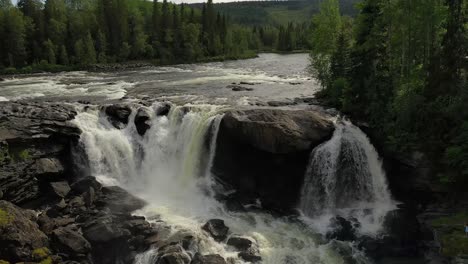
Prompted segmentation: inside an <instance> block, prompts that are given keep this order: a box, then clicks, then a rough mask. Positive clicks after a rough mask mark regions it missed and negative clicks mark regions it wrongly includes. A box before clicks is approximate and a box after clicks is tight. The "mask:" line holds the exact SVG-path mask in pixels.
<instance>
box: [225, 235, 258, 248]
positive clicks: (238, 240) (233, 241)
mask: <svg viewBox="0 0 468 264" xmlns="http://www.w3.org/2000/svg"><path fill="white" fill-rule="evenodd" d="M226 244H228V245H229V246H232V247H235V248H236V249H237V250H239V251H245V250H248V249H249V248H250V247H252V244H253V242H252V240H250V239H248V238H245V237H241V236H237V235H233V236H231V237H229V239H228V241H227V243H226Z"/></svg>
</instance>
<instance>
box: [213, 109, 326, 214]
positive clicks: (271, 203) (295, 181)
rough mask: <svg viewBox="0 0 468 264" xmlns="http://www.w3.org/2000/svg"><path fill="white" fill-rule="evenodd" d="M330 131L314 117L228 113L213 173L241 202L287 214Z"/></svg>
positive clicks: (260, 111) (290, 113)
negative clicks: (248, 199)
mask: <svg viewBox="0 0 468 264" xmlns="http://www.w3.org/2000/svg"><path fill="white" fill-rule="evenodd" d="M333 131H334V125H333V122H332V121H330V120H328V119H327V116H325V115H323V114H321V113H319V112H314V111H306V110H281V109H250V110H232V111H228V112H227V113H226V114H225V116H224V117H223V120H222V121H221V124H220V128H219V132H218V138H217V148H216V155H215V159H214V163H213V168H212V172H213V173H214V174H215V175H216V176H217V177H218V178H220V179H221V180H222V181H223V182H225V183H228V184H229V185H231V186H233V187H234V188H235V189H237V190H238V191H239V192H240V193H241V195H242V196H245V197H252V198H254V199H255V198H260V199H261V202H262V206H263V207H264V208H267V209H275V210H285V211H286V210H292V209H294V208H295V207H296V205H297V199H298V194H299V193H300V188H301V186H302V182H303V179H304V174H305V170H306V168H307V164H308V160H309V156H310V152H311V151H312V149H313V148H314V147H316V146H317V145H319V144H321V143H323V142H324V141H326V140H328V139H329V138H330V137H331V136H332V134H333Z"/></svg>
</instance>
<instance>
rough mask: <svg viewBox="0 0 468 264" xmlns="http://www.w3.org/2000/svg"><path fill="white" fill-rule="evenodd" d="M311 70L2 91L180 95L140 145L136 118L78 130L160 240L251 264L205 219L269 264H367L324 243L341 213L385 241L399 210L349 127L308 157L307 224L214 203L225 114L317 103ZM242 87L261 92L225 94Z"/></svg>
mask: <svg viewBox="0 0 468 264" xmlns="http://www.w3.org/2000/svg"><path fill="white" fill-rule="evenodd" d="M282 63H284V64H282ZM307 65H308V57H307V55H306V54H296V55H275V54H263V55H261V56H260V57H259V58H256V59H252V60H245V61H235V62H225V63H207V64H198V65H180V66H174V67H152V68H148V69H139V70H135V71H126V72H118V73H100V74H87V73H81V72H80V73H64V74H61V75H56V76H54V77H50V76H32V77H27V78H23V79H21V78H19V79H8V80H6V81H4V82H2V83H0V98H1V99H2V100H21V99H23V100H30V99H31V98H35V99H39V100H44V99H47V100H52V99H55V100H57V99H60V100H67V101H76V100H77V99H78V98H81V99H83V98H85V99H87V100H114V99H118V98H120V97H123V96H130V97H131V96H132V95H133V96H136V95H138V96H142V95H144V96H151V95H152V96H154V95H157V96H160V97H161V96H162V97H164V98H171V97H172V98H178V97H183V98H185V99H184V100H181V101H177V100H174V101H177V102H175V103H173V106H172V107H171V110H170V112H169V114H168V115H167V116H157V115H156V114H155V113H156V110H157V109H158V108H159V107H161V105H160V103H158V102H156V103H153V104H152V105H151V106H150V108H152V109H153V110H154V111H151V113H152V116H151V117H150V119H151V122H152V125H151V128H150V129H149V130H148V131H147V132H146V133H145V135H144V136H143V137H142V136H140V135H139V134H138V133H137V129H136V127H135V125H134V122H133V120H134V118H135V115H136V111H135V110H134V111H133V112H132V114H131V115H130V118H129V122H128V125H127V126H126V127H125V128H123V129H117V128H115V127H114V126H113V125H112V124H111V123H110V122H109V121H108V119H107V118H106V116H105V115H104V114H103V113H102V112H101V111H100V110H99V108H98V107H93V106H91V107H86V108H87V110H86V111H84V110H83V111H82V112H80V113H79V114H78V115H77V117H76V118H75V120H73V122H74V123H75V124H76V125H77V126H78V127H80V128H81V130H82V131H83V133H82V135H81V144H82V146H83V149H84V152H85V154H86V157H87V160H88V164H87V168H88V169H89V172H90V173H91V175H94V176H96V177H97V178H98V179H99V181H101V182H102V183H104V184H106V185H120V186H122V187H124V188H126V189H127V190H129V191H130V192H131V193H133V194H135V195H137V196H139V197H142V198H143V199H145V200H146V201H147V202H148V206H146V207H145V208H144V209H142V210H140V211H138V212H136V214H140V215H144V216H146V217H147V219H149V220H151V221H153V222H154V224H155V225H160V226H161V228H162V229H161V230H165V232H162V233H161V234H160V235H161V236H162V237H164V238H165V239H166V240H167V241H171V240H173V241H178V240H180V238H182V237H186V236H193V237H195V242H194V243H193V245H191V249H190V250H188V252H187V254H193V253H194V252H200V253H202V254H220V255H221V256H223V257H224V258H226V259H228V260H229V261H230V262H231V263H244V262H243V261H242V260H241V259H240V258H239V257H238V252H237V251H236V249H234V248H231V247H229V246H227V245H226V244H223V243H219V242H216V241H215V240H214V239H213V238H212V237H211V236H209V235H208V234H207V233H206V232H204V231H203V230H202V228H201V226H202V225H203V224H204V223H205V222H206V221H207V220H209V219H213V218H218V219H223V220H224V221H225V223H226V225H227V226H228V227H229V228H230V231H231V233H232V234H237V235H240V236H244V237H246V238H249V239H251V240H253V241H254V242H255V244H256V245H257V247H258V252H259V254H260V256H261V257H262V263H267V264H284V263H288V264H308V263H317V264H320V263H323V264H341V263H343V264H344V263H371V262H370V260H369V259H368V258H366V256H365V253H364V252H361V251H359V250H357V247H356V245H355V243H353V242H340V241H335V240H327V239H326V238H325V236H324V235H325V234H326V233H327V232H328V231H330V228H332V227H330V225H329V224H330V219H331V218H333V217H334V216H335V215H341V216H345V217H352V218H353V219H356V221H357V222H358V223H359V224H360V227H358V228H357V229H358V234H359V235H367V236H379V235H380V234H382V232H383V229H382V227H383V219H384V217H385V215H386V213H387V212H388V211H390V210H392V209H393V208H394V203H393V201H392V199H391V197H390V194H389V191H388V188H387V185H386V179H385V174H384V172H383V169H382V168H381V164H380V161H379V157H378V154H377V152H376V151H375V149H374V148H373V146H372V145H371V144H370V142H369V140H368V139H367V137H366V135H365V134H364V133H363V132H362V131H360V130H359V128H357V127H355V126H354V125H352V124H351V123H350V122H349V121H346V120H341V119H340V118H336V120H335V126H336V131H335V133H334V135H333V137H332V138H331V139H330V140H329V141H328V142H325V143H324V144H322V145H320V146H318V147H317V148H316V149H315V150H314V151H312V153H311V156H310V164H309V167H308V169H307V173H306V175H305V177H304V178H305V182H304V185H303V190H302V193H301V199H300V202H299V204H298V209H299V210H300V211H301V212H302V216H300V217H297V216H291V217H278V216H274V215H272V214H269V213H268V212H263V211H261V210H255V211H248V212H242V213H238V212H230V211H228V210H227V209H226V208H225V206H224V205H223V204H222V203H221V202H219V201H217V200H216V199H215V197H214V191H213V186H214V185H215V184H216V183H215V181H214V178H213V175H211V170H210V169H211V165H212V161H213V158H214V155H215V154H214V153H215V150H216V136H217V132H218V127H219V123H220V121H221V118H222V116H223V110H225V109H227V108H232V107H236V105H244V104H249V103H250V104H252V102H255V101H256V100H264V101H268V100H287V99H293V98H295V97H306V96H311V95H312V94H313V93H314V92H315V88H316V83H315V82H314V80H311V79H309V78H308V77H307V76H308V73H307ZM234 82H235V83H239V82H245V83H251V84H252V83H255V85H251V86H252V87H253V88H254V90H253V91H250V92H248V91H245V92H234V91H231V90H230V89H227V88H226V86H227V85H229V84H231V83H234ZM247 85H250V84H247ZM20 91H22V92H20ZM83 93H86V96H84V95H83ZM201 98H202V99H201ZM81 99H80V100H81ZM160 220H162V221H160ZM156 254H157V248H154V249H152V250H149V251H148V252H145V253H143V254H140V255H138V256H137V257H136V264H153V263H155V262H154V261H155V258H156Z"/></svg>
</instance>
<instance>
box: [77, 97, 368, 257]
mask: <svg viewBox="0 0 468 264" xmlns="http://www.w3.org/2000/svg"><path fill="white" fill-rule="evenodd" d="M158 107H159V105H158V104H157V103H156V104H154V105H153V106H152V108H153V110H154V111H152V112H153V113H152V114H153V116H152V117H151V119H150V120H151V127H150V129H149V130H148V131H146V133H145V135H144V136H143V137H142V136H140V135H139V134H138V133H137V130H136V127H135V125H134V120H135V115H136V113H135V112H136V111H133V113H132V114H131V115H130V117H129V122H128V125H127V126H126V127H125V128H123V129H120V130H119V129H116V128H114V127H113V126H112V124H111V123H110V122H109V121H108V120H107V117H106V116H105V115H104V114H102V113H101V112H100V111H99V110H89V109H88V110H87V111H84V112H82V113H80V114H78V116H77V117H76V119H75V121H74V122H75V123H76V124H77V125H78V126H79V127H80V128H81V129H82V131H83V133H82V136H81V142H82V144H83V145H84V149H85V151H86V154H87V156H88V159H89V167H90V168H89V170H90V173H91V174H92V175H94V176H96V177H97V178H98V179H99V180H100V181H101V182H103V183H104V184H108V185H120V186H122V187H124V188H126V189H127V190H129V191H130V192H132V193H134V194H135V195H138V196H140V197H142V198H143V199H145V200H146V201H148V203H149V205H148V206H147V207H146V208H144V209H143V210H141V211H139V212H137V213H138V214H142V215H145V216H146V217H147V219H150V220H151V219H155V220H157V219H160V220H162V221H163V222H159V221H155V224H161V223H164V225H166V224H167V226H168V227H170V228H166V229H165V230H166V231H167V234H164V235H163V234H161V236H164V237H165V238H166V239H167V240H168V241H171V239H175V240H176V239H177V238H180V237H181V236H182V237H183V236H186V235H191V236H193V237H196V238H197V243H196V251H198V252H200V253H201V254H220V255H221V256H223V257H224V258H226V259H227V258H231V259H232V260H233V261H234V263H244V262H243V261H242V260H240V259H239V258H238V252H237V251H236V250H235V249H234V248H231V247H229V246H227V245H226V244H224V243H218V242H216V241H215V240H214V239H213V238H211V237H210V236H209V235H207V233H206V232H204V231H203V230H202V229H201V226H202V225H203V224H204V223H205V222H206V221H207V220H209V219H212V218H218V219H223V220H224V221H225V223H226V225H227V226H229V228H230V231H231V232H232V234H238V235H242V236H245V237H249V238H250V239H252V240H254V241H255V243H256V244H257V245H258V249H259V253H260V255H261V257H262V259H263V261H262V262H263V263H267V264H284V263H288V264H308V263H317V264H321V263H322V264H339V263H340V264H341V263H347V262H346V261H345V258H349V257H352V258H354V260H355V263H360V264H362V263H367V259H366V258H365V257H363V256H362V255H361V254H360V253H359V251H356V250H355V249H354V247H353V246H352V244H350V243H348V242H333V243H328V242H327V241H324V240H323V239H321V238H320V237H321V235H320V234H318V233H317V232H316V231H315V230H314V229H312V228H309V226H307V225H306V224H304V223H302V222H301V221H299V220H297V219H296V220H295V219H290V218H279V217H274V216H272V215H270V214H268V213H262V212H241V213H237V212H228V211H227V210H226V209H225V208H224V205H223V204H221V203H220V202H218V201H217V200H215V199H214V198H213V194H212V191H211V190H212V189H211V185H212V182H211V179H212V177H211V174H210V168H211V164H212V160H213V155H214V153H215V147H216V136H217V129H218V127H219V124H220V121H221V118H222V114H221V112H222V111H221V110H222V109H223V107H221V106H213V105H185V106H173V107H172V108H171V111H170V112H169V114H168V115H167V116H157V115H156V114H154V113H156V109H157V108H158ZM176 241H177V240H176ZM337 247H339V248H338V249H337ZM342 248H346V249H347V251H346V250H345V251H346V252H348V253H349V254H348V255H347V256H343V250H342ZM192 253H194V252H192ZM155 254H157V248H155V249H152V250H149V251H148V252H146V253H144V254H141V255H139V256H137V257H136V261H135V263H136V264H153V263H155V262H154V261H155Z"/></svg>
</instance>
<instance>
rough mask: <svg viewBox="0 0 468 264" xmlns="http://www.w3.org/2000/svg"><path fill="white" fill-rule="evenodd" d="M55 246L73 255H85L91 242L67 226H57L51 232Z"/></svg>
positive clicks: (89, 248)
mask: <svg viewBox="0 0 468 264" xmlns="http://www.w3.org/2000/svg"><path fill="white" fill-rule="evenodd" d="M52 238H53V239H54V240H55V241H56V243H55V246H56V247H57V248H58V249H59V251H60V252H65V253H68V254H71V255H74V256H79V255H81V254H84V255H86V254H87V253H88V252H89V251H90V250H91V244H90V243H89V242H88V241H87V240H86V239H85V238H84V237H83V236H82V235H81V234H79V233H78V232H76V231H74V230H72V229H71V228H69V227H59V228H57V229H55V230H54V231H53V232H52Z"/></svg>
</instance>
